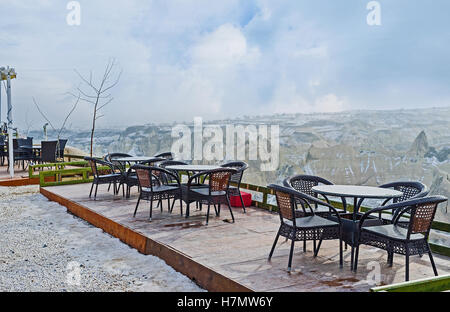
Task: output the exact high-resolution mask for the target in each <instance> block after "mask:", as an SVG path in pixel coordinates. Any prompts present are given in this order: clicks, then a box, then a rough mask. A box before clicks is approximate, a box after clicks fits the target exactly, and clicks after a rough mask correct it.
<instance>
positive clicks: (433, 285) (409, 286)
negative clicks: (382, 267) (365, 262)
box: [370, 275, 450, 292]
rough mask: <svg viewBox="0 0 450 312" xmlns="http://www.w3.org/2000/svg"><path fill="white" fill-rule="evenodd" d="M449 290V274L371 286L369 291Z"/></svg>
mask: <svg viewBox="0 0 450 312" xmlns="http://www.w3.org/2000/svg"><path fill="white" fill-rule="evenodd" d="M448 290H450V275H442V276H435V277H431V278H425V279H420V280H415V281H410V282H403V283H398V284H391V285H386V286H380V287H374V288H371V289H370V291H371V292H444V291H448Z"/></svg>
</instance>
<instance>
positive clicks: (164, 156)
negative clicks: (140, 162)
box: [154, 152, 174, 160]
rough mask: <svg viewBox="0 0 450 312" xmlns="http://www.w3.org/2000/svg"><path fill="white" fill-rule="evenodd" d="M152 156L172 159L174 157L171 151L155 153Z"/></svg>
mask: <svg viewBox="0 0 450 312" xmlns="http://www.w3.org/2000/svg"><path fill="white" fill-rule="evenodd" d="M154 157H159V158H164V159H166V160H173V158H174V156H173V153H171V152H164V153H159V154H156V155H155V156H154Z"/></svg>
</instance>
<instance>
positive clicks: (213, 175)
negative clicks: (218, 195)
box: [209, 169, 236, 192]
mask: <svg viewBox="0 0 450 312" xmlns="http://www.w3.org/2000/svg"><path fill="white" fill-rule="evenodd" d="M234 172H236V171H235V170H231V169H220V170H219V169H217V170H214V171H211V172H210V173H209V189H210V192H220V191H227V190H228V187H229V186H230V179H231V175H232V174H233V173H234Z"/></svg>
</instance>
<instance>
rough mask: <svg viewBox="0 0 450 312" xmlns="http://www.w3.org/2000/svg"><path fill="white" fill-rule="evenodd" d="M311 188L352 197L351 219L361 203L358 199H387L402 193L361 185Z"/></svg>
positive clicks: (317, 191) (316, 190) (334, 194)
mask: <svg viewBox="0 0 450 312" xmlns="http://www.w3.org/2000/svg"><path fill="white" fill-rule="evenodd" d="M312 190H313V191H314V192H316V193H318V194H322V195H328V196H336V197H341V198H342V197H345V198H347V197H350V198H353V220H356V216H357V213H358V212H359V208H360V205H361V203H362V201H361V200H359V199H367V198H372V199H388V198H398V197H401V196H402V195H403V193H402V192H400V191H396V190H392V189H387V188H381V187H375V186H361V185H318V186H314V187H313V188H312Z"/></svg>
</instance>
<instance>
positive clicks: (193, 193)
mask: <svg viewBox="0 0 450 312" xmlns="http://www.w3.org/2000/svg"><path fill="white" fill-rule="evenodd" d="M235 173H236V170H235V169H232V168H219V169H214V170H208V171H203V172H200V173H197V174H194V175H193V176H191V177H190V178H189V181H188V183H187V185H186V186H185V188H186V191H185V192H184V194H183V196H184V198H183V199H184V201H185V202H186V203H187V209H186V218H187V217H189V205H190V203H191V202H192V201H196V202H199V203H200V204H204V205H208V211H207V214H206V225H208V222H209V212H210V207H211V205H213V206H214V210H215V212H216V216H217V217H218V216H220V206H221V204H226V205H228V209H229V210H230V214H231V218H232V220H233V223H234V221H235V220H234V215H233V210H232V209H231V205H230V199H229V193H228V192H229V187H230V181H231V176H232V175H233V174H235ZM199 179H202V180H203V181H206V180H208V184H207V187H199V185H198V184H197V181H198V180H199ZM216 205H218V206H217V207H216Z"/></svg>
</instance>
